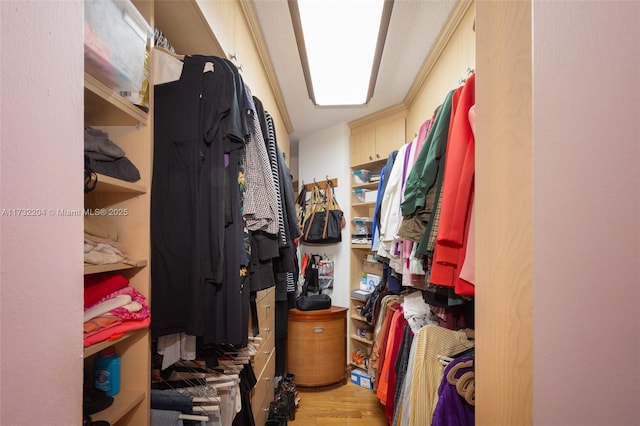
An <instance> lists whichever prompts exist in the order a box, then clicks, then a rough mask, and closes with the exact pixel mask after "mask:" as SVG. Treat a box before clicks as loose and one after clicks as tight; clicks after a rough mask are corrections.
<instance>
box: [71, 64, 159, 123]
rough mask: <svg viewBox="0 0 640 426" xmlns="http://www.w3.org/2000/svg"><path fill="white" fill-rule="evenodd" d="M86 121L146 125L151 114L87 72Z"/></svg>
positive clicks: (85, 82) (85, 91) (85, 74)
mask: <svg viewBox="0 0 640 426" xmlns="http://www.w3.org/2000/svg"><path fill="white" fill-rule="evenodd" d="M84 122H85V124H88V125H90V126H137V125H138V124H141V125H144V126H146V125H148V124H149V114H147V113H146V112H145V111H143V110H141V109H140V108H138V107H137V106H135V105H133V104H132V103H131V102H129V101H128V100H126V99H125V98H123V97H122V96H120V95H119V94H117V93H116V92H114V91H113V90H112V89H110V88H109V87H107V86H105V85H104V84H102V83H101V82H100V81H98V80H97V79H96V78H95V77H93V76H92V75H90V74H88V73H86V72H85V73H84Z"/></svg>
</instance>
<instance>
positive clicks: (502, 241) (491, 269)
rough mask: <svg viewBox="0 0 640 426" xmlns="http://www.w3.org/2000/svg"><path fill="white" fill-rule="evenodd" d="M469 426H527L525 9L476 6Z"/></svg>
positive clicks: (528, 24)
mask: <svg viewBox="0 0 640 426" xmlns="http://www.w3.org/2000/svg"><path fill="white" fill-rule="evenodd" d="M475 6H476V25H475V31H476V75H477V81H478V84H477V85H476V105H477V111H478V113H477V114H478V120H477V129H476V179H475V185H476V186H475V190H476V197H475V207H474V208H475V214H476V284H477V286H476V294H475V303H476V305H475V306H476V336H477V343H476V422H477V424H478V425H520V426H526V425H531V424H533V415H532V399H533V355H532V354H533V338H532V333H533V273H532V270H533V268H532V252H533V245H532V240H533V237H532V222H533V219H532V207H533V206H532V43H531V42H532V20H531V18H532V4H531V2H530V1H518V2H511V1H510V2H485V1H479V2H476V5H475Z"/></svg>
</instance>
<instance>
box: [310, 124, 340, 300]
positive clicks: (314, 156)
mask: <svg viewBox="0 0 640 426" xmlns="http://www.w3.org/2000/svg"><path fill="white" fill-rule="evenodd" d="M349 134H350V133H349V127H347V125H346V124H338V125H335V126H333V127H330V128H328V129H325V130H323V131H322V132H318V133H315V134H313V135H310V136H307V137H305V138H302V139H300V141H299V152H300V158H299V164H298V166H299V168H298V173H299V182H300V185H302V183H303V182H304V183H305V184H307V183H312V182H313V179H316V181H320V180H321V179H326V177H327V176H328V177H329V178H338V186H337V188H336V189H335V194H336V200H338V203H339V204H340V207H341V208H342V210H343V211H344V213H345V218H346V221H347V226H346V227H345V228H344V229H343V230H342V243H340V244H333V245H326V246H309V245H301V246H300V252H301V253H315V254H321V255H324V254H326V255H328V256H330V257H332V258H333V259H334V261H335V283H334V289H333V292H332V294H331V299H332V302H333V304H334V305H336V306H344V307H348V306H349V254H350V249H349V244H350V242H351V236H350V235H349V229H350V228H349V225H348V223H349V221H350V209H349V205H350V201H351V175H350V169H349Z"/></svg>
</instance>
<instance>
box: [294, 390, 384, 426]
mask: <svg viewBox="0 0 640 426" xmlns="http://www.w3.org/2000/svg"><path fill="white" fill-rule="evenodd" d="M298 390H299V391H300V406H299V407H298V409H297V410H296V419H295V420H294V421H289V424H290V425H294V426H314V425H318V426H325V425H341V426H342V425H345V426H387V425H388V424H389V423H388V422H387V418H386V416H385V415H384V406H383V405H382V404H380V401H379V400H378V398H377V397H376V395H375V394H374V393H373V391H372V390H369V389H365V388H363V387H360V386H357V385H354V384H353V383H350V382H349V383H347V384H346V385H343V384H342V383H340V384H338V385H333V386H326V387H319V388H298Z"/></svg>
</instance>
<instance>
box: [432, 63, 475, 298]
mask: <svg viewBox="0 0 640 426" xmlns="http://www.w3.org/2000/svg"><path fill="white" fill-rule="evenodd" d="M474 104H475V74H472V75H471V76H470V77H469V78H468V79H467V80H466V82H465V84H464V86H463V87H462V89H461V91H460V101H459V105H458V106H457V108H456V113H455V117H454V119H453V122H452V125H451V135H450V138H449V142H448V144H447V157H446V164H445V170H446V172H445V176H444V182H443V190H442V210H441V212H440V223H439V226H438V237H437V240H436V248H435V252H434V261H433V265H432V273H431V282H432V283H435V284H439V285H445V286H449V287H454V288H455V291H456V293H457V294H460V295H473V294H474V288H473V285H471V284H470V283H469V282H468V281H465V280H464V279H461V278H460V269H461V268H462V265H463V264H464V256H465V253H466V245H467V241H468V229H469V221H470V217H471V214H470V211H471V208H472V205H473V176H474V171H475V140H474V137H473V132H472V130H471V125H470V123H469V110H470V109H471V107H472V106H473V105H474Z"/></svg>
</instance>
